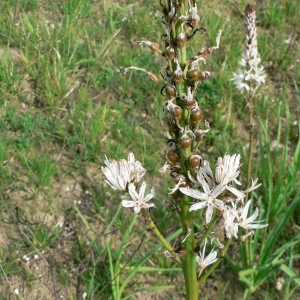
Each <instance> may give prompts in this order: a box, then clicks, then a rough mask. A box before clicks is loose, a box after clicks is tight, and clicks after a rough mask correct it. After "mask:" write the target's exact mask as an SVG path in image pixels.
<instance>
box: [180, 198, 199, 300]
mask: <svg viewBox="0 0 300 300" xmlns="http://www.w3.org/2000/svg"><path fill="white" fill-rule="evenodd" d="M190 201H191V199H190V198H189V197H187V196H184V197H183V198H182V199H181V224H182V229H183V232H185V233H186V235H188V236H187V237H186V239H185V242H184V244H183V247H184V249H185V251H186V254H185V259H184V263H183V273H184V281H185V288H186V300H198V295H199V288H198V284H197V273H196V255H195V254H194V249H195V246H196V243H195V238H194V225H193V213H191V212H190V211H189V208H190V204H189V202H190Z"/></svg>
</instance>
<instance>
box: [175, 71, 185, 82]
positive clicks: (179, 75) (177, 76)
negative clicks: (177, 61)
mask: <svg viewBox="0 0 300 300" xmlns="http://www.w3.org/2000/svg"><path fill="white" fill-rule="evenodd" d="M173 79H174V81H175V82H176V83H181V82H182V81H183V72H182V71H181V70H179V71H175V72H174V73H173Z"/></svg>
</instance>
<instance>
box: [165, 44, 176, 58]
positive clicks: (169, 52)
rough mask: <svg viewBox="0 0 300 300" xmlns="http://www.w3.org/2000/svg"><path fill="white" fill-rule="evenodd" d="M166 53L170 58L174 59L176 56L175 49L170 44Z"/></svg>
mask: <svg viewBox="0 0 300 300" xmlns="http://www.w3.org/2000/svg"><path fill="white" fill-rule="evenodd" d="M165 54H166V58H167V59H168V60H173V59H174V57H175V49H174V48H173V47H171V46H169V47H167V48H166V53H165Z"/></svg>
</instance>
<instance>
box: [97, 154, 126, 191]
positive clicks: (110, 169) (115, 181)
mask: <svg viewBox="0 0 300 300" xmlns="http://www.w3.org/2000/svg"><path fill="white" fill-rule="evenodd" d="M105 158H106V160H105V161H104V163H105V164H106V167H101V170H102V172H103V174H104V175H105V176H106V178H107V180H105V182H106V183H107V184H109V185H110V186H111V187H112V188H113V189H117V190H123V191H125V190H126V185H127V183H128V180H129V169H128V165H127V162H126V160H125V159H122V160H120V161H116V160H111V159H109V158H107V156H105Z"/></svg>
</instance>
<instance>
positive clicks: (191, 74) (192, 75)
mask: <svg viewBox="0 0 300 300" xmlns="http://www.w3.org/2000/svg"><path fill="white" fill-rule="evenodd" d="M186 77H187V78H188V79H189V81H197V80H198V79H199V77H200V72H199V71H198V70H197V69H191V70H189V71H188V72H187V74H186Z"/></svg>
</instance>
